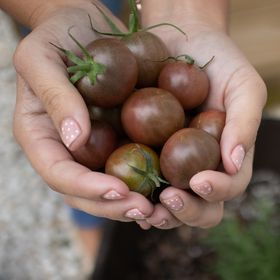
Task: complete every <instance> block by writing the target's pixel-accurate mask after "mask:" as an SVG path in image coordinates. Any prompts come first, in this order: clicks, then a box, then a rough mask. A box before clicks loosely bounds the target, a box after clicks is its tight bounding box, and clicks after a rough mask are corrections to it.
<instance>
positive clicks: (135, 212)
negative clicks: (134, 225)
mask: <svg viewBox="0 0 280 280" xmlns="http://www.w3.org/2000/svg"><path fill="white" fill-rule="evenodd" d="M125 217H127V218H130V219H134V220H144V219H145V215H144V214H143V213H142V212H141V211H140V210H139V209H137V208H134V209H131V210H128V211H127V212H126V213H125Z"/></svg>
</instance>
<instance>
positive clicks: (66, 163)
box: [1, 1, 153, 221]
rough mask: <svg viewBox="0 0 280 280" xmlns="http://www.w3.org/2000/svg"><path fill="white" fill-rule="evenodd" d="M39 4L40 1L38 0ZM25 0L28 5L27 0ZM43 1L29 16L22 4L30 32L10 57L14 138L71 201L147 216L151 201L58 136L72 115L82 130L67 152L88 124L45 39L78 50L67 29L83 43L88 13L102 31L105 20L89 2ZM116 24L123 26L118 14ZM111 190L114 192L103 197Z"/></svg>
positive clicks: (88, 37) (79, 142) (82, 138)
mask: <svg viewBox="0 0 280 280" xmlns="http://www.w3.org/2000/svg"><path fill="white" fill-rule="evenodd" d="M8 2H9V1H7V3H6V10H7V11H8V12H10V13H11V14H13V11H12V9H8V7H7V6H9V7H10V6H11V5H12V4H11V3H12V2H13V1H11V2H9V3H8ZM46 2H50V1H46ZM38 3H40V4H41V5H44V3H43V2H41V1H38ZM1 4H2V2H1ZM17 4H18V1H14V9H16V5H17ZM25 4H26V5H27V6H28V1H25ZM32 5H36V3H32ZM32 5H31V6H29V9H31V7H33V6H32ZM48 5H49V4H48ZM48 5H47V6H45V9H43V8H39V7H37V11H38V9H40V10H41V12H40V13H39V12H38V13H35V12H34V16H32V17H31V15H28V9H25V8H24V7H22V9H23V11H25V12H26V16H28V17H31V18H32V22H27V21H28V20H27V21H25V23H26V24H27V25H28V26H30V27H31V28H32V29H33V31H32V32H31V34H30V35H28V36H27V37H26V38H25V39H23V40H22V41H21V43H20V44H19V46H18V48H17V50H16V53H15V57H14V64H15V68H16V70H17V73H18V84H17V102H16V108H15V115H14V135H15V138H16V139H17V141H18V143H19V144H20V145H21V147H22V149H23V151H24V152H25V154H26V155H27V157H28V158H29V160H30V162H31V164H32V165H33V167H34V168H35V170H36V171H37V172H38V174H39V175H40V176H41V177H42V178H43V179H44V180H45V181H46V182H47V184H48V185H49V186H50V187H51V188H52V189H53V190H55V191H57V192H59V193H61V194H63V195H64V199H65V201H66V202H67V203H68V204H69V205H70V206H72V207H75V208H78V209H80V210H83V211H85V212H88V213H91V214H93V215H96V216H102V217H107V218H109V219H113V220H119V221H132V220H134V219H131V218H129V217H127V216H126V213H127V211H129V210H131V209H138V210H139V211H141V212H142V213H143V214H144V215H145V216H149V215H151V213H152V212H153V206H152V204H151V203H150V202H149V201H148V200H147V199H146V198H145V197H144V196H142V195H140V194H138V193H135V192H130V191H129V189H128V187H127V186H126V185H125V184H124V183H123V182H122V181H121V180H119V179H117V178H115V177H113V176H109V175H105V174H103V173H99V172H93V171H91V170H90V169H89V168H87V167H85V166H83V165H81V164H79V163H77V162H75V161H74V160H73V157H72V156H71V154H70V152H69V151H68V149H66V147H65V145H64V144H63V142H62V140H61V139H62V138H61V128H60V126H61V123H62V121H63V120H64V119H65V118H68V117H71V118H73V119H75V120H76V122H77V123H78V124H79V126H80V129H81V133H80V135H79V137H78V138H77V139H76V140H75V141H74V142H73V143H72V144H71V145H70V147H69V150H70V151H75V150H77V149H78V148H79V147H82V146H83V145H84V144H85V143H86V142H87V141H88V138H89V135H90V131H91V125H90V118H89V113H88V110H87V107H86V104H85V103H84V101H83V99H82V97H81V95H80V94H79V93H78V91H77V90H76V88H75V87H74V86H73V85H72V84H71V83H70V82H69V80H68V73H67V72H66V67H65V63H64V55H62V54H61V52H59V51H58V50H56V49H55V48H54V47H53V46H51V45H50V44H49V42H53V43H54V44H56V45H59V46H63V47H64V48H65V49H71V50H72V51H74V52H76V51H77V52H79V50H78V48H77V47H76V46H75V44H74V43H73V42H71V39H70V38H69V36H68V35H67V31H68V28H69V27H70V26H75V27H73V28H72V29H71V33H72V34H73V36H74V37H75V38H77V39H78V40H79V41H80V42H81V43H82V44H84V45H87V44H88V43H89V42H90V41H92V40H93V39H95V38H96V35H95V34H94V33H93V32H92V31H91V29H90V24H89V20H88V13H90V15H91V17H92V19H93V20H94V23H95V24H96V25H97V26H98V27H99V28H100V29H102V30H106V24H105V22H104V21H103V19H102V17H100V16H99V13H97V11H96V9H95V8H94V6H93V5H92V4H91V3H89V2H88V1H64V3H63V5H62V4H61V3H60V4H59V5H58V4H57V5H58V6H56V5H55V4H54V3H53V5H52V7H51V9H49V6H48ZM105 11H107V9H105ZM17 13H18V10H17V9H16V13H15V14H16V15H17ZM108 14H109V15H110V16H112V15H111V14H110V13H108ZM23 16H24V15H23ZM19 19H21V18H20V17H19ZM23 22H24V21H23ZM116 23H117V24H118V25H119V26H120V28H123V25H122V24H121V23H120V22H119V21H118V20H117V19H116ZM38 61H40V65H38ZM112 191H113V192H116V193H118V195H117V196H114V195H113V196H112V195H110V196H109V197H108V196H104V195H106V194H107V193H110V192H112Z"/></svg>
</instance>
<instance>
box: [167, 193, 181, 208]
mask: <svg viewBox="0 0 280 280" xmlns="http://www.w3.org/2000/svg"><path fill="white" fill-rule="evenodd" d="M163 203H164V204H165V205H166V206H167V207H168V208H170V209H171V210H174V211H179V210H181V209H182V208H183V207H184V203H183V200H182V199H181V198H180V197H179V196H177V195H176V196H174V197H172V198H169V199H165V200H163Z"/></svg>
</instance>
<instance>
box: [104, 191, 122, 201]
mask: <svg viewBox="0 0 280 280" xmlns="http://www.w3.org/2000/svg"><path fill="white" fill-rule="evenodd" d="M102 197H103V198H105V199H108V200H117V199H121V198H123V196H122V195H121V194H119V193H118V192H116V191H114V190H111V191H109V192H107V193H105V194H104V195H103V196H102Z"/></svg>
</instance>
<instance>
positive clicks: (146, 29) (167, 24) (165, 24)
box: [139, 22, 188, 40]
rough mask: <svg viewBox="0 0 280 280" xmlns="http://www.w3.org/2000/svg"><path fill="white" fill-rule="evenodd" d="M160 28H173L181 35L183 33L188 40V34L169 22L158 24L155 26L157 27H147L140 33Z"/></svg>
mask: <svg viewBox="0 0 280 280" xmlns="http://www.w3.org/2000/svg"><path fill="white" fill-rule="evenodd" d="M160 26H171V27H173V28H175V29H176V30H178V31H179V32H180V33H182V34H183V35H184V36H185V37H186V40H187V39H188V37H187V34H186V32H184V31H183V30H182V29H181V28H179V27H178V26H176V25H174V24H172V23H168V22H163V23H158V24H155V25H151V26H148V27H145V28H143V29H140V30H139V31H148V30H150V29H153V28H157V27H160Z"/></svg>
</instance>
